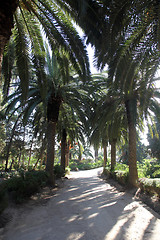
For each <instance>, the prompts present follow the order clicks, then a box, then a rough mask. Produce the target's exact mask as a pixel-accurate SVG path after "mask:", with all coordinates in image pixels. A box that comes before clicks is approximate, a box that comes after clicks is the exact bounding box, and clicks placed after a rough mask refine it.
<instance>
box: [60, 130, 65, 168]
mask: <svg viewBox="0 0 160 240" xmlns="http://www.w3.org/2000/svg"><path fill="white" fill-rule="evenodd" d="M65 162H66V130H65V129H63V131H62V140H61V167H62V168H63V170H65Z"/></svg>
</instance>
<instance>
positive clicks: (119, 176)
mask: <svg viewBox="0 0 160 240" xmlns="http://www.w3.org/2000/svg"><path fill="white" fill-rule="evenodd" d="M112 176H113V178H114V179H115V180H116V181H118V182H119V183H120V184H122V185H127V184H128V179H129V172H128V171H127V170H125V171H122V170H116V171H113V173H112Z"/></svg>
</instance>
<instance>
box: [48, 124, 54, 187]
mask: <svg viewBox="0 0 160 240" xmlns="http://www.w3.org/2000/svg"><path fill="white" fill-rule="evenodd" d="M55 135H56V122H52V121H49V122H48V126H47V163H46V171H47V172H48V173H49V184H50V185H52V186H54V185H55V176H54V154H55V153H54V148H55Z"/></svg>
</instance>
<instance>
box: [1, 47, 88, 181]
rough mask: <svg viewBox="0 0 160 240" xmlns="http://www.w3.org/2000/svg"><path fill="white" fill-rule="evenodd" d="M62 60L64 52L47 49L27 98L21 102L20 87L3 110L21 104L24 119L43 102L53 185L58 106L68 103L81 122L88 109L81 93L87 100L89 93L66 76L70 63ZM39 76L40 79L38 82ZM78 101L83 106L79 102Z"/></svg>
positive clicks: (48, 163)
mask: <svg viewBox="0 0 160 240" xmlns="http://www.w3.org/2000/svg"><path fill="white" fill-rule="evenodd" d="M65 59H66V58H65V55H61V56H60V54H59V55H58V57H57V56H55V54H51V53H50V51H49V50H47V49H46V55H45V56H44V60H43V61H44V62H45V65H44V67H43V69H36V68H35V69H34V68H33V73H32V74H33V75H32V81H30V86H29V92H28V98H27V100H26V101H25V102H24V101H22V99H21V96H22V90H21V88H20V87H18V88H17V90H16V91H15V92H14V93H12V94H11V95H10V96H8V98H7V99H6V101H7V102H8V103H9V104H8V106H7V111H6V113H7V112H9V111H10V109H12V108H13V109H14V111H16V110H17V109H18V108H20V107H21V105H23V116H24V122H25V119H26V120H27V119H28V118H29V116H30V115H31V114H33V113H34V114H36V113H37V110H39V107H40V106H41V105H42V107H43V108H41V109H43V111H42V113H41V114H42V117H43V118H44V120H46V123H47V124H46V125H47V143H48V144H47V163H46V171H47V172H48V173H49V175H50V183H51V184H52V185H54V174H53V166H54V147H55V136H56V133H57V132H56V128H57V123H58V118H59V113H60V111H61V109H62V108H65V105H67V106H70V109H71V112H72V115H73V117H74V114H75V111H76V115H77V116H81V121H82V120H83V122H85V121H86V116H85V115H84V109H87V104H86V103H84V101H82V100H83V98H84V96H86V99H87V98H88V95H87V93H86V90H85V89H83V88H81V87H80V86H81V85H82V82H78V81H77V78H76V77H72V76H71V75H70V76H69V69H68V68H69V67H70V69H72V65H70V64H69V63H70V62H69V61H68V62H67V64H66V62H65V61H64V60H65ZM67 67H68V68H67ZM42 77H43V81H41V78H42ZM11 100H12V101H11ZM81 102H82V103H83V105H80V103H81ZM75 106H77V108H76V107H75Z"/></svg>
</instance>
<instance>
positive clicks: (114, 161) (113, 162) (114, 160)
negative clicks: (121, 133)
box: [111, 140, 116, 170]
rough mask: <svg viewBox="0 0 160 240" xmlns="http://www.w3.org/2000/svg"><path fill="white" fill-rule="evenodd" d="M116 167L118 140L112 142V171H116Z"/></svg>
mask: <svg viewBox="0 0 160 240" xmlns="http://www.w3.org/2000/svg"><path fill="white" fill-rule="evenodd" d="M115 165H116V140H113V141H112V142H111V170H114V168H115Z"/></svg>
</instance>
